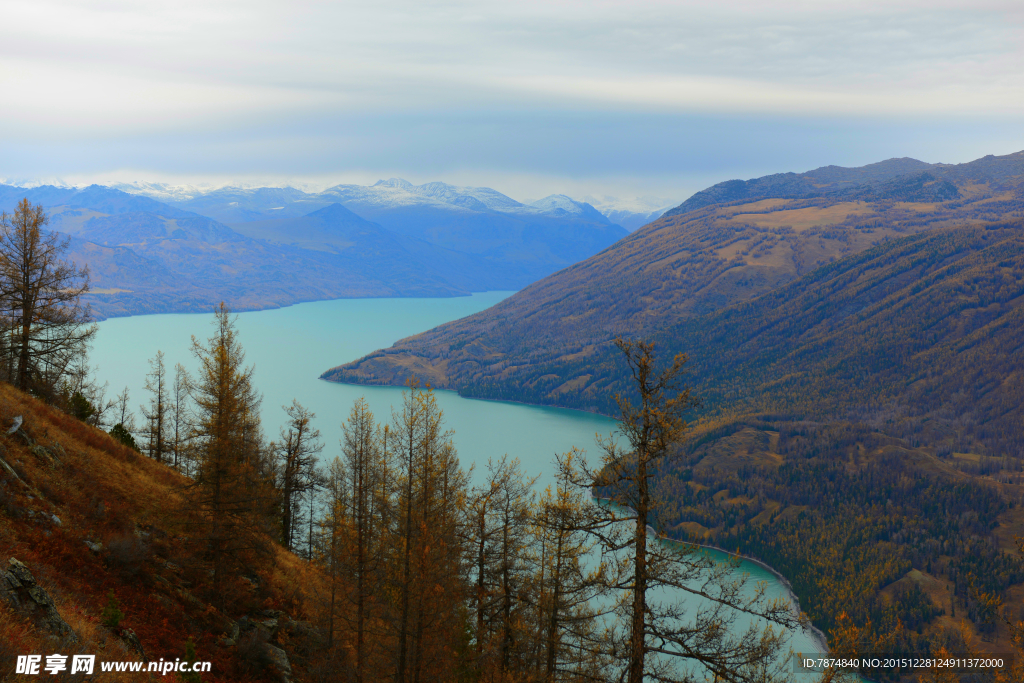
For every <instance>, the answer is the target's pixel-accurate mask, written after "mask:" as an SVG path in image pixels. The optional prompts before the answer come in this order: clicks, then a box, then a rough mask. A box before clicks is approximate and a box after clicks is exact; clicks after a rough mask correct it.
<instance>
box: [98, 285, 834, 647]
mask: <svg viewBox="0 0 1024 683" xmlns="http://www.w3.org/2000/svg"><path fill="white" fill-rule="evenodd" d="M511 294H512V292H485V293H480V294H474V295H473V296H469V297H458V298H450V299H338V300H335V301H318V302H312V303H304V304H298V305H296V306H290V307H288V308H280V309H274V310H267V311H256V312H248V313H240V314H238V317H237V327H238V331H239V340H240V342H241V344H242V347H243V348H244V350H245V353H246V364H247V365H249V364H251V365H253V366H254V379H255V384H256V386H257V388H258V389H259V390H260V391H261V392H263V396H264V399H263V408H262V416H263V425H264V429H265V431H266V432H267V436H268V438H276V436H277V434H278V430H279V429H280V427H281V425H283V424H284V421H285V420H284V418H285V415H284V411H283V410H282V408H281V406H283V405H290V404H291V402H292V399H298V401H299V402H300V403H302V404H303V405H304V406H306V407H307V408H309V409H310V410H312V411H313V412H314V413H316V416H317V417H316V420H315V426H316V428H318V429H319V430H320V431H321V433H322V435H323V440H324V444H325V448H324V452H323V457H324V458H325V459H332V458H333V457H334V456H335V455H339V454H340V449H339V446H338V441H339V439H340V438H341V423H342V421H343V420H345V419H347V417H348V414H349V411H350V409H351V407H352V404H353V402H354V401H355V400H356V399H358V398H359V397H361V396H362V397H365V398H366V400H367V402H368V403H369V405H370V408H371V410H372V411H373V413H374V415H375V416H376V418H377V420H378V421H385V420H387V419H388V418H389V417H390V414H391V409H392V407H393V406H394V407H397V406H398V405H400V403H401V400H402V390H401V389H400V388H396V387H365V386H355V385H347V384H336V383H332V382H325V381H323V380H320V379H318V378H319V376H320V374H321V373H323V372H324V371H325V370H327V369H329V368H331V367H334V366H336V365H340V364H342V363H346V362H348V361H351V360H355V359H357V358H359V357H361V356H363V355H365V354H367V353H370V352H372V351H375V350H376V349H380V348H384V347H387V346H390V345H391V344H393V343H394V342H395V341H397V340H398V339H401V338H403V337H407V336H410V335H412V334H416V333H418V332H422V331H424V330H427V329H430V328H431V327H435V326H437V325H439V324H441V323H443V322H447V321H449V320H455V319H458V318H462V317H465V316H467V315H470V314H472V313H475V312H477V311H480V310H483V309H485V308H488V307H490V306H492V305H494V304H496V303H498V302H499V301H501V300H502V299H504V298H505V297H507V296H509V295H511ZM212 321H213V315H212V314H198V315H150V316H137V317H129V318H113V319H110V320H105V321H103V322H102V323H100V324H99V332H98V334H97V336H96V340H95V343H94V345H93V351H92V353H91V354H90V360H91V363H92V364H93V365H94V366H95V367H96V376H97V378H98V379H99V382H100V383H101V384H102V383H104V382H107V383H108V390H107V395H108V397H112V396H113V395H114V394H116V393H118V392H120V391H121V389H122V388H123V387H126V386H127V387H128V388H129V391H130V394H131V398H132V408H133V410H134V411H135V412H136V413H137V414H138V413H139V405H140V404H144V403H148V400H149V395H148V393H147V392H145V391H144V389H143V386H144V382H145V375H146V373H147V372H148V371H149V365H148V360H149V359H150V358H152V357H153V356H154V355H155V354H156V352H157V351H158V350H161V351H163V352H164V354H165V360H164V362H165V365H166V367H167V369H168V373H169V375H170V376H173V372H174V366H175V364H176V363H181V364H182V365H184V366H185V367H186V368H188V369H189V371H193V370H194V368H195V367H196V363H195V359H194V358H193V357H192V354H191V352H190V348H191V337H192V336H193V335H195V336H196V337H197V338H199V339H200V340H201V341H205V340H206V338H207V337H209V336H210V334H211V333H212V326H211V323H212ZM437 400H438V404H439V405H440V407H441V408H442V409H443V410H444V414H445V421H446V424H447V426H448V428H450V429H451V430H453V432H454V440H455V445H456V448H457V449H458V453H459V458H460V460H461V462H462V464H463V466H464V467H467V468H468V467H469V466H470V465H473V464H475V465H476V468H477V472H482V471H483V470H485V469H486V464H487V460H488V458H491V457H495V458H497V457H501V455H502V454H504V453H508V454H509V455H510V456H513V457H517V458H519V459H520V460H521V461H522V463H523V469H524V470H525V472H527V473H528V474H529V475H530V476H535V475H540V479H539V481H538V485H539V486H540V487H543V486H546V485H547V483H549V482H550V481H551V479H550V477H551V475H552V466H551V464H552V460H553V458H554V455H555V454H556V453H564V452H565V451H568V450H569V449H570V448H572V447H574V446H575V447H578V448H581V449H584V450H585V451H586V452H587V454H588V455H589V456H590V458H591V459H592V461H596V460H597V458H598V455H599V452H598V450H597V447H596V443H595V435H596V434H602V435H608V434H609V433H610V432H611V431H612V429H613V428H614V426H615V423H614V422H613V421H612V420H611V419H609V418H606V417H603V416H600V415H593V414H590V413H584V412H580V411H573V410H564V409H560V408H543V407H538V406H529V405H522V404H517V403H505V402H497V401H480V400H473V399H466V398H462V397H460V396H459V395H458V394H456V393H454V392H450V391H439V392H437ZM137 419H139V420H141V417H140V418H137ZM140 424H141V421H140ZM740 571H742V572H746V573H748V574H750V576H751V579H752V582H756V581H765V582H767V583H768V585H769V594H770V596H771V597H787V596H788V594H789V593H788V590H787V588H786V587H785V585H784V584H783V583H782V582H781V581H779V580H778V578H777V577H776V576H775V575H774V574H772V572H770V571H769V570H767V569H766V568H765V567H762V566H761V565H759V564H757V563H753V562H746V561H744V562H743V563H742V565H741V567H740ZM792 647H793V649H794V651H797V652H804V653H809V652H820V651H822V646H821V644H820V642H819V641H818V640H817V639H816V637H815V636H814V635H813V634H812V633H810V632H804V633H797V634H794V637H793V641H792Z"/></svg>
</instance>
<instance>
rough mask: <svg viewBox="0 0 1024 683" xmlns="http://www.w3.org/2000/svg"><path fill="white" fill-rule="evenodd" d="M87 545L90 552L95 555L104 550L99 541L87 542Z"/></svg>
mask: <svg viewBox="0 0 1024 683" xmlns="http://www.w3.org/2000/svg"><path fill="white" fill-rule="evenodd" d="M85 545H86V547H87V548H89V550H91V551H93V552H94V553H98V552H100V551H101V550H103V544H102V543H100V542H99V541H97V542H95V543H93V542H92V541H86V542H85Z"/></svg>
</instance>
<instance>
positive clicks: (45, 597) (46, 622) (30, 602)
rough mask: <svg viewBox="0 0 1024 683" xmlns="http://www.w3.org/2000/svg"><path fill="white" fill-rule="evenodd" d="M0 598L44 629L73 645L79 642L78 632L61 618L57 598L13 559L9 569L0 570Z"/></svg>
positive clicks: (9, 563)
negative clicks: (56, 603)
mask: <svg viewBox="0 0 1024 683" xmlns="http://www.w3.org/2000/svg"><path fill="white" fill-rule="evenodd" d="M0 598H3V599H4V600H5V601H6V602H7V604H9V605H10V606H11V607H12V608H13V609H15V610H17V611H19V612H21V613H23V614H27V615H28V616H29V617H31V619H32V620H33V621H34V622H35V623H36V624H37V625H38V626H39V627H40V628H43V629H45V630H47V631H49V632H50V633H53V634H54V635H58V636H63V637H64V638H65V639H67V640H69V641H70V642H76V641H77V640H78V637H77V636H76V635H75V632H74V630H72V628H71V627H70V626H68V623H67V622H66V621H64V619H63V618H62V617H61V616H60V613H59V612H58V611H57V606H56V605H54V604H53V599H52V598H51V597H50V595H49V594H48V593H47V592H46V591H45V590H44V589H43V587H42V586H40V585H39V584H37V583H36V579H35V577H34V576H32V572H30V571H29V570H28V567H26V566H25V565H24V564H22V563H21V562H20V561H18V560H17V559H15V558H13V557H12V558H11V559H10V561H9V562H8V568H7V570H6V571H4V570H0Z"/></svg>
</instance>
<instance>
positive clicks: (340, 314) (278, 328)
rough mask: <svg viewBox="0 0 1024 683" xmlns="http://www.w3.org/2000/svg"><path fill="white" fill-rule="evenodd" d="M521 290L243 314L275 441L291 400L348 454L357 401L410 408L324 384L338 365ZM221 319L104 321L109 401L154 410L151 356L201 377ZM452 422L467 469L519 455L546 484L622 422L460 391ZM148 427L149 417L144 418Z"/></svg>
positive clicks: (395, 394) (101, 343)
mask: <svg viewBox="0 0 1024 683" xmlns="http://www.w3.org/2000/svg"><path fill="white" fill-rule="evenodd" d="M511 294H512V292H485V293H481V294H474V295H473V296H468V297H456V298H450V299H337V300H334V301H317V302H312V303H304V304H298V305H296V306H289V307H287V308H278V309H273V310H267V311H255V312H247V313H240V314H238V319H237V327H238V332H239V340H240V342H241V344H242V347H243V349H244V350H245V356H246V357H245V362H246V364H247V365H253V366H254V379H255V384H256V387H257V388H258V389H259V390H260V391H261V392H263V396H264V398H263V410H262V416H263V425H264V430H265V431H266V433H267V438H268V439H274V438H277V435H278V431H279V429H280V427H281V425H283V424H284V422H285V414H284V411H283V410H282V408H281V407H282V406H283V405H291V402H292V399H298V401H299V403H301V404H302V405H304V406H306V407H307V408H309V409H310V410H312V411H313V412H314V413H316V420H315V421H314V424H315V426H316V428H318V429H319V430H320V432H321V434H322V435H323V440H324V444H325V448H324V451H323V457H325V458H327V459H332V458H333V457H334V456H335V455H339V454H340V449H339V446H338V441H339V439H340V438H341V423H342V421H343V420H345V419H347V418H348V414H349V411H350V410H351V408H352V404H353V402H355V400H356V399H358V398H359V397H361V396H362V397H365V398H366V400H367V402H368V403H369V405H370V408H371V410H373V413H374V415H375V416H376V418H377V420H378V421H385V420H388V419H389V418H390V415H391V408H392V406H395V407H397V406H398V405H400V404H401V401H402V389H400V388H398V387H368V386H355V385H349V384H337V383H334V382H325V381H323V380H321V379H318V378H319V376H320V375H321V373H323V372H324V371H325V370H328V369H329V368H332V367H334V366H336V365H341V364H342V363H346V362H348V361H351V360H355V359H357V358H359V357H361V356H363V355H365V354H367V353H370V352H371V351H375V350H377V349H380V348H384V347H387V346H391V344H393V343H394V342H395V341H397V340H398V339H401V338H403V337H407V336H410V335H412V334H416V333H418V332H422V331H424V330H428V329H430V328H432V327H435V326H437V325H440V324H441V323H444V322H447V321H449V320H455V319H458V318H462V317H465V316H467V315H470V314H472V313H475V312H477V311H481V310H483V309H485V308H488V307H490V306H493V305H494V304H496V303H498V302H499V301H501V300H502V299H504V298H505V297H507V296H510V295H511ZM212 321H213V315H212V314H195V315H147V316H135V317H129V318H112V319H110V320H104V321H103V322H101V323H100V324H99V328H100V329H99V332H98V333H97V336H96V341H95V343H94V345H93V350H92V353H91V354H90V361H91V363H92V364H93V365H94V366H96V376H97V377H98V379H99V382H100V384H103V383H104V382H108V383H109V386H108V390H107V395H108V397H112V396H113V395H114V394H116V393H118V392H120V391H121V389H122V388H123V387H125V386H127V387H128V388H129V391H130V394H131V398H132V408H133V410H134V411H135V412H136V414H137V416H138V414H139V412H140V411H139V406H140V404H148V401H149V394H148V393H147V392H146V391H145V390H144V389H143V386H144V384H145V375H146V373H147V372H148V371H149V365H148V359H150V358H152V357H153V356H155V355H156V352H157V351H158V350H160V351H163V352H164V355H165V358H164V363H165V365H166V367H167V369H168V372H169V373H170V374H171V375H173V372H174V366H175V364H176V363H181V364H182V365H184V366H185V367H186V368H188V369H189V371H190V372H192V371H193V370H194V369H195V367H196V363H195V359H194V358H193V357H192V354H191V352H190V348H191V337H192V335H195V336H196V337H197V338H199V339H200V340H201V341H205V340H206V338H207V337H209V336H210V334H211V333H212V331H213V328H212V325H211V323H212ZM437 402H438V404H439V405H440V407H441V408H442V409H443V410H444V414H445V421H446V423H447V425H448V427H449V428H450V429H452V430H453V431H454V438H455V445H456V447H457V449H458V452H459V457H460V459H461V461H462V463H463V465H464V466H466V467H468V466H469V465H470V464H472V463H478V465H477V468H478V471H479V470H480V469H482V468H484V466H486V464H487V459H488V458H491V457H501V455H502V454H504V453H508V454H510V455H512V456H514V457H518V458H520V460H522V462H523V466H524V469H525V471H526V472H527V473H530V475H531V476H535V475H541V476H542V479H544V480H546V477H548V476H549V475H550V474H551V471H552V470H551V462H552V459H553V457H554V455H555V453H563V452H565V451H568V450H569V449H570V448H572V447H573V446H576V447H579V448H582V449H585V450H586V451H587V452H588V453H590V454H591V455H592V456H594V457H595V458H596V455H597V453H596V444H595V442H594V435H595V434H596V433H598V432H600V433H602V434H604V435H607V434H608V433H609V432H610V431H611V429H612V428H613V426H614V422H613V421H612V420H610V419H608V418H605V417H602V416H600V415H593V414H591V413H585V412H581V411H576V410H564V409H561V408H540V407H536V406H528V405H522V404H517V403H504V402H501V403H499V402H495V401H479V400H470V399H465V398H462V397H460V396H459V395H458V394H456V393H455V392H451V391H439V392H437ZM136 419H137V420H140V422H139V424H141V417H137V418H136Z"/></svg>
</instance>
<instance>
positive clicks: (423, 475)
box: [390, 381, 466, 683]
mask: <svg viewBox="0 0 1024 683" xmlns="http://www.w3.org/2000/svg"><path fill="white" fill-rule="evenodd" d="M390 434H391V435H392V437H393V438H394V448H395V460H396V462H397V464H398V465H397V469H398V471H399V474H398V482H397V484H398V486H397V487H396V488H397V489H398V491H399V493H398V496H397V498H398V500H397V505H396V506H395V507H396V512H397V515H396V516H395V524H394V527H395V528H394V532H393V543H392V545H393V547H394V548H396V549H397V552H396V553H395V555H396V557H395V560H396V563H395V564H396V567H395V569H396V571H394V572H393V573H392V574H393V575H394V576H395V577H396V581H395V584H396V585H395V586H394V594H395V595H396V596H397V601H396V602H397V604H396V607H397V610H396V611H397V613H396V614H394V615H393V617H392V618H393V624H394V633H395V637H396V640H397V643H396V650H397V652H396V662H395V680H396V681H399V682H403V683H420V682H421V681H426V680H427V679H428V677H432V678H434V679H437V678H439V677H440V678H442V679H444V678H445V677H449V676H450V675H451V671H450V669H449V667H451V666H453V665H454V660H453V658H452V657H451V656H449V655H446V654H445V653H451V652H452V651H453V650H455V649H456V648H457V647H458V642H459V641H460V639H462V638H463V637H464V633H465V623H464V615H463V614H462V613H461V610H453V609H451V605H453V604H457V602H461V600H462V599H463V596H464V589H465V586H464V583H463V575H462V571H461V570H462V566H463V558H462V545H461V542H460V515H459V512H458V510H459V506H460V503H461V500H462V499H463V497H464V496H465V490H466V477H465V474H464V473H463V471H462V469H461V468H460V467H459V460H458V456H457V454H456V451H455V447H454V444H453V443H452V435H451V433H450V432H447V431H444V430H443V413H442V411H441V409H440V408H439V407H438V405H437V399H436V397H435V396H434V394H433V392H432V391H431V390H430V388H429V387H427V389H426V390H420V389H418V387H417V384H416V383H415V381H413V382H411V383H410V385H409V391H408V392H406V394H405V397H404V400H403V404H402V408H401V410H400V411H399V412H397V413H395V414H394V415H393V424H392V426H391V429H390Z"/></svg>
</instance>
